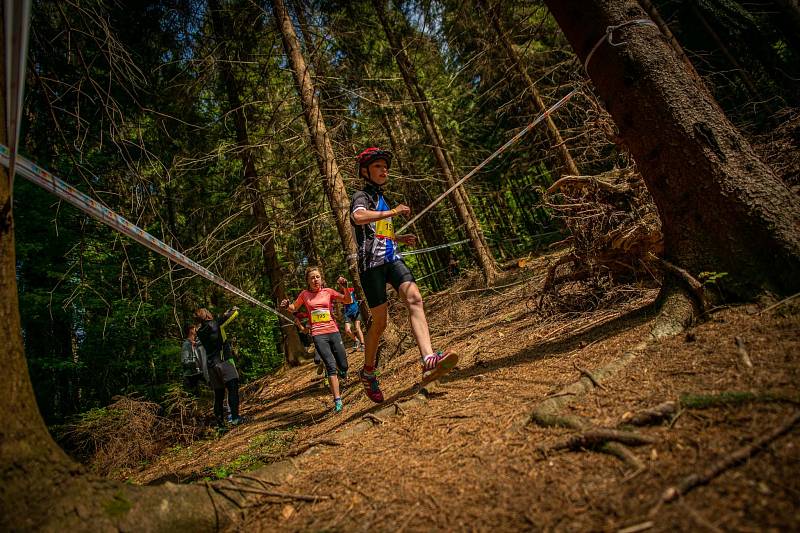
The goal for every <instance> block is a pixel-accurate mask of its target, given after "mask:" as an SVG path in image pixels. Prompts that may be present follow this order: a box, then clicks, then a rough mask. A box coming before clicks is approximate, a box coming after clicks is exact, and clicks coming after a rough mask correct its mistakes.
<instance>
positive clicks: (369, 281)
mask: <svg viewBox="0 0 800 533" xmlns="http://www.w3.org/2000/svg"><path fill="white" fill-rule="evenodd" d="M356 161H357V168H358V174H359V176H360V177H362V178H363V179H364V180H365V183H364V188H363V189H362V190H360V191H357V192H356V193H355V194H354V195H353V199H352V202H351V203H350V223H351V225H352V226H353V230H354V232H355V236H356V245H357V248H358V270H359V278H360V279H361V286H362V287H363V288H364V294H365V296H366V297H367V304H368V305H369V308H370V311H371V313H372V324H371V325H370V328H369V330H367V338H366V350H365V352H364V369H363V370H362V371H361V373H360V378H361V383H362V384H363V386H364V391H365V392H366V394H367V396H368V397H369V399H370V400H372V401H373V402H376V403H380V402H382V401H383V393H382V392H381V389H380V386H379V384H378V379H377V378H376V377H375V356H376V354H377V352H378V341H379V340H380V338H381V335H382V334H383V331H384V329H386V319H387V303H386V284H387V283H391V284H392V286H393V287H394V288H395V290H396V291H397V293H398V294H399V295H400V298H401V300H402V301H403V302H404V303H405V304H406V306H407V307H408V317H409V322H410V323H411V331H412V333H413V335H414V339H415V340H416V341H417V346H418V347H419V352H420V356H421V362H422V384H423V385H425V384H427V383H429V382H431V381H434V380H436V379H439V378H441V377H442V376H444V375H445V374H447V373H448V372H449V371H450V370H452V369H453V367H454V366H455V365H456V363H457V362H458V355H457V354H455V353H453V352H451V351H444V352H441V351H440V352H434V351H433V347H432V346H431V335H430V332H429V330H428V321H427V319H426V318H425V308H424V307H423V304H422V295H421V294H420V292H419V287H417V284H416V282H415V280H414V275H413V274H412V273H411V271H410V270H409V269H408V267H407V266H406V264H405V263H404V262H403V260H402V259H401V258H400V257H399V256H398V254H397V245H398V243H400V244H406V245H411V246H413V245H414V244H415V243H416V242H417V238H416V236H414V235H395V233H394V225H393V223H392V218H393V217H395V216H397V215H402V216H408V215H409V214H410V213H411V209H409V207H408V206H406V205H402V204H401V205H398V206H397V207H395V208H390V207H389V204H388V202H387V201H386V198H384V195H383V186H384V185H385V184H386V182H387V181H388V179H389V166H390V165H391V163H392V154H391V153H390V152H388V151H386V150H381V149H380V148H367V149H366V150H364V151H363V152H361V153H360V154H359V155H358V156H357V157H356Z"/></svg>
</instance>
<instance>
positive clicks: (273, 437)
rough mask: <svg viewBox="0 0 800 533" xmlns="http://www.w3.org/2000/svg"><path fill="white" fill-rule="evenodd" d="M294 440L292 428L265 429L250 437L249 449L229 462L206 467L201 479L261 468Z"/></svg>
mask: <svg viewBox="0 0 800 533" xmlns="http://www.w3.org/2000/svg"><path fill="white" fill-rule="evenodd" d="M292 442H294V429H285V430H280V429H275V430H270V431H265V432H264V433H261V434H260V435H256V436H255V437H253V438H252V439H250V445H249V448H250V451H249V452H248V453H245V454H242V455H240V456H239V457H237V458H236V459H234V460H233V461H231V462H230V463H227V464H224V465H220V466H217V467H213V468H208V469H206V470H205V471H204V473H205V474H207V475H206V476H205V477H204V478H203V479H205V480H206V481H211V480H214V479H223V478H226V477H228V476H230V475H233V474H238V473H240V472H248V471H250V470H255V469H257V468H261V467H262V466H264V465H265V464H267V463H269V462H271V460H273V459H274V458H275V457H276V456H278V455H280V454H281V453H282V452H284V451H286V450H287V449H289V447H290V446H291V445H292Z"/></svg>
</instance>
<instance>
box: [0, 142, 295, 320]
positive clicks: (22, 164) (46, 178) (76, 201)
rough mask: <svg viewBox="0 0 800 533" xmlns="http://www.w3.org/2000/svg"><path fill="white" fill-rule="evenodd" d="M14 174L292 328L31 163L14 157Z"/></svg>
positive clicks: (4, 152)
mask: <svg viewBox="0 0 800 533" xmlns="http://www.w3.org/2000/svg"><path fill="white" fill-rule="evenodd" d="M9 156H10V151H9V149H8V147H7V146H5V145H2V144H0V163H2V164H3V165H4V166H6V167H7V166H8V164H9ZM17 173H19V175H20V176H22V177H24V178H25V179H27V180H28V181H30V182H32V183H35V184H36V185H38V186H40V187H41V188H43V189H45V190H46V191H49V192H51V193H53V194H54V195H55V196H57V197H59V198H61V199H62V200H64V201H65V202H67V203H69V204H71V205H73V206H75V207H77V208H78V209H80V210H81V211H83V212H84V213H86V214H87V215H89V216H91V217H92V218H94V219H96V220H98V221H100V222H102V223H103V224H105V225H107V226H109V227H111V228H112V229H115V230H117V231H118V232H120V233H122V234H123V235H127V236H128V237H130V238H131V239H133V240H134V241H136V242H138V243H139V244H141V245H143V246H145V247H146V248H149V249H150V250H152V251H154V252H156V253H158V254H161V255H163V256H164V257H166V258H167V259H169V260H170V261H173V262H174V263H177V264H179V265H181V266H182V267H185V268H188V269H189V270H191V271H192V272H195V273H197V274H199V275H201V276H203V277H204V278H206V279H207V280H209V281H211V282H213V283H216V284H217V285H219V286H220V287H222V288H223V289H226V290H228V291H230V292H232V293H233V294H235V295H237V296H239V297H241V298H243V299H245V300H247V301H248V302H250V303H252V304H255V305H257V306H259V307H262V308H264V309H266V310H268V311H271V312H273V313H274V314H276V315H277V316H279V317H281V318H283V319H284V320H286V321H287V322H289V323H290V324H293V322H292V320H290V319H289V318H287V317H286V316H284V315H283V314H281V313H279V312H278V311H277V310H275V309H273V308H272V307H270V306H269V305H267V304H265V303H263V302H262V301H260V300H258V299H256V298H253V297H252V296H250V295H249V294H247V293H246V292H244V291H243V290H241V289H239V288H238V287H235V286H234V285H232V284H231V283H229V282H227V281H225V280H224V279H222V278H221V277H219V276H217V275H216V274H214V273H213V272H211V271H210V270H208V269H207V268H205V267H203V266H201V265H200V264H198V263H196V262H194V261H192V260H191V259H189V258H188V257H186V256H185V255H184V254H182V253H180V252H179V251H177V250H176V249H174V248H172V247H171V246H169V245H168V244H166V243H164V242H162V241H160V240H159V239H157V238H155V237H153V236H152V235H151V234H149V233H147V232H146V231H144V230H143V229H142V228H140V227H138V226H136V225H135V224H133V223H132V222H130V221H129V220H127V219H126V218H124V217H123V216H121V215H118V214H117V213H115V212H114V211H112V210H111V209H109V208H107V207H106V206H104V205H101V204H100V203H99V202H97V201H96V200H93V199H92V198H90V197H89V196H87V195H86V194H84V193H82V192H81V191H79V190H78V189H76V188H75V187H73V186H72V185H69V184H68V183H65V182H64V181H62V180H61V179H59V178H58V177H56V176H54V175H53V174H51V173H50V172H48V171H47V170H45V169H43V168H41V167H39V166H38V165H36V164H35V163H32V162H31V161H28V160H27V159H25V158H24V157H22V156H17Z"/></svg>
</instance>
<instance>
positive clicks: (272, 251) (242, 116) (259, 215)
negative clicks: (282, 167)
mask: <svg viewBox="0 0 800 533" xmlns="http://www.w3.org/2000/svg"><path fill="white" fill-rule="evenodd" d="M220 10H221V6H220V3H219V0H211V1H210V2H209V11H210V14H211V20H212V21H213V23H214V27H215V32H214V33H215V35H216V36H217V38H218V40H219V45H220V55H221V56H222V61H221V62H220V74H221V75H222V79H223V82H224V83H225V90H226V92H227V96H228V105H229V108H230V109H229V112H230V113H232V114H233V123H234V128H235V129H236V144H237V147H238V154H237V155H238V157H239V159H240V160H241V162H242V167H243V170H244V186H245V187H246V188H247V193H248V196H249V197H250V201H251V202H252V206H253V215H254V218H255V221H256V228H257V230H258V235H259V244H261V256H262V258H263V261H264V270H265V274H266V275H267V278H268V279H269V281H270V292H271V296H272V301H273V302H274V304H275V307H276V308H277V307H278V306H279V305H280V302H281V301H282V300H284V299H285V298H286V297H287V296H286V284H285V282H284V275H283V269H282V268H281V264H280V261H279V260H278V251H277V249H276V246H275V231H274V230H273V229H272V228H271V224H270V221H269V217H268V216H267V211H266V209H265V207H264V198H263V195H262V193H261V187H260V186H261V183H260V180H259V178H258V171H257V170H256V161H255V154H254V153H253V148H252V145H251V144H250V136H249V133H248V130H247V123H248V120H247V115H246V112H245V108H244V106H243V103H242V98H241V88H240V87H239V83H238V81H237V80H236V76H235V73H234V72H233V68H232V66H231V65H232V62H231V61H232V60H233V59H234V58H232V57H230V53H229V51H228V46H227V42H226V39H227V38H228V36H230V35H235V34H236V32H235V29H234V28H231V27H230V26H231V25H230V24H227V23H226V22H227V20H225V18H226V17H225V15H224V14H223V13H221V11H220ZM287 324H288V323H286V322H281V321H280V320H279V321H278V329H279V330H280V335H281V339H282V345H283V353H284V354H286V362H287V363H288V364H289V365H291V366H297V365H299V364H300V359H301V358H302V357H303V356H304V355H305V353H306V352H305V350H304V349H303V344H302V343H301V342H300V336H299V335H298V332H297V328H295V327H284V326H285V325H287Z"/></svg>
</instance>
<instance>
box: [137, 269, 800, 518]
mask: <svg viewBox="0 0 800 533" xmlns="http://www.w3.org/2000/svg"><path fill="white" fill-rule="evenodd" d="M552 260H553V256H552V255H551V256H549V257H548V256H543V257H540V258H537V259H533V260H530V261H528V262H527V264H525V265H524V266H522V268H515V269H514V271H513V272H510V273H508V274H507V275H506V278H505V279H504V280H503V282H501V285H506V286H505V287H500V288H498V289H493V290H473V289H471V288H470V286H469V282H468V281H467V280H462V281H461V282H459V283H458V284H456V286H455V287H453V288H452V289H451V290H449V291H448V292H446V293H440V294H435V295H432V296H430V297H428V298H427V299H426V308H427V312H428V316H429V320H430V323H431V331H432V334H433V336H434V346H435V347H449V348H451V349H454V350H456V351H457V352H458V353H459V354H460V355H461V360H460V362H459V364H458V367H457V368H456V369H455V370H454V371H453V372H452V373H451V374H449V375H448V376H446V377H445V378H444V379H443V380H442V382H441V383H438V384H435V385H434V386H431V387H429V388H428V390H427V394H425V395H420V394H418V388H419V387H418V385H419V381H420V377H421V375H420V374H421V370H420V366H419V363H418V358H419V355H418V353H417V350H416V348H415V347H414V346H413V343H412V342H411V339H410V336H408V335H405V336H404V332H405V330H404V329H403V327H405V326H404V314H403V309H402V308H400V307H399V306H397V307H395V308H394V309H393V311H392V313H393V320H394V322H395V324H397V330H396V331H397V333H396V336H397V339H395V342H394V347H395V348H396V350H394V351H396V353H395V354H394V355H392V354H391V353H390V352H391V351H393V350H392V349H389V348H392V347H390V346H387V347H386V348H384V350H383V353H384V355H383V359H384V360H383V361H382V362H381V385H382V388H383V390H384V394H385V396H386V402H385V404H383V405H381V406H378V405H375V404H373V403H371V402H370V401H369V400H368V399H367V398H366V397H365V395H364V393H363V392H362V390H361V388H360V385H359V383H358V382H357V380H355V379H353V377H351V379H350V382H349V384H348V387H347V389H346V391H345V393H344V402H345V410H344V412H343V413H342V414H340V415H334V414H332V413H331V400H330V397H329V393H328V392H327V390H326V389H325V388H324V385H323V384H322V382H321V379H320V377H319V376H317V375H316V373H315V367H314V365H312V364H308V365H304V366H301V367H298V368H291V369H288V370H286V371H284V372H282V373H281V374H279V375H276V376H270V377H267V378H264V379H262V380H259V381H257V382H255V383H252V384H249V385H247V386H246V387H244V388H243V402H242V404H243V414H244V415H245V416H246V417H247V418H248V419H249V422H248V423H247V424H245V425H243V426H240V427H237V428H235V429H233V430H231V431H230V432H228V433H226V434H224V435H222V436H219V437H216V438H210V439H205V440H200V441H196V442H195V443H194V444H192V445H191V446H188V447H175V448H173V449H171V450H170V451H169V452H167V453H165V454H163V455H162V456H161V457H159V458H158V459H157V460H155V461H152V462H151V463H150V464H148V465H146V466H144V467H142V468H140V469H139V470H138V471H135V472H126V473H124V477H127V478H128V479H129V481H130V482H134V483H142V484H148V483H160V482H164V481H167V480H169V481H194V482H197V481H199V480H202V479H204V478H211V479H214V478H217V477H224V476H225V475H227V474H233V473H237V472H242V471H246V470H249V469H257V468H261V467H263V466H264V465H268V464H269V463H270V462H274V461H280V460H287V458H288V460H289V461H291V463H292V465H293V468H292V469H291V471H290V473H289V474H287V475H284V476H283V477H282V479H281V480H280V484H279V485H278V486H277V487H275V488H274V490H276V491H280V492H282V493H291V494H297V495H318V496H320V499H318V500H316V501H302V500H300V499H296V500H293V499H291V498H288V499H287V498H284V499H279V500H276V499H275V498H266V497H265V498H264V500H263V502H259V503H257V504H256V505H254V506H253V507H251V508H249V509H248V512H247V513H246V514H245V515H244V518H243V522H241V523H239V525H238V527H240V528H241V529H246V530H255V531H261V530H264V531H266V530H270V531H272V530H278V531H322V530H325V531H431V530H440V531H441V530H447V531H450V530H469V531H491V530H501V531H508V530H556V531H587V530H604V531H616V530H627V531H629V532H632V531H645V530H647V531H666V530H675V529H678V530H684V531H686V530H692V531H695V530H699V531H702V530H711V531H718V530H725V531H769V530H775V531H785V530H795V531H796V530H800V507H798V506H797V502H798V501H800V441H798V439H797V432H794V433H792V432H790V433H788V434H787V435H784V436H782V437H780V438H777V439H775V440H774V441H772V442H771V443H769V444H768V445H765V446H764V447H763V448H761V449H759V453H757V454H755V455H753V456H752V457H751V458H749V459H747V460H744V461H741V462H739V463H738V464H736V465H735V466H732V467H731V468H729V469H727V470H726V471H724V472H723V473H722V474H721V475H720V476H719V477H716V478H715V479H712V480H711V481H710V483H708V484H707V485H705V486H700V487H698V488H696V489H694V490H692V491H691V492H689V493H688V494H686V495H685V496H683V497H681V498H678V499H677V501H674V502H672V503H665V504H661V505H657V503H658V502H659V499H660V498H661V495H662V493H663V492H664V490H665V489H666V488H668V487H670V486H674V485H676V484H678V483H679V482H680V481H681V480H682V479H683V478H684V477H686V476H687V475H690V474H700V473H702V472H703V471H705V470H706V469H707V468H708V467H710V466H712V465H713V464H714V463H715V462H716V461H718V460H719V459H721V458H724V457H726V456H729V455H730V454H731V453H732V452H734V451H735V450H737V449H739V448H741V447H743V446H745V445H747V444H749V443H751V442H753V441H754V440H755V439H756V438H758V437H761V436H763V435H765V434H766V433H768V432H770V431H771V430H773V429H775V428H777V427H779V426H781V425H782V424H783V423H784V422H785V421H786V420H788V419H789V418H790V417H792V416H793V415H794V414H796V413H797V412H798V410H800V407H799V406H798V398H799V397H800V392H799V391H798V387H797V382H798V378H800V365H798V362H797V361H798V359H799V358H800V335H799V334H798V333H799V332H800V320H799V318H800V303H797V300H795V301H794V303H792V302H789V303H786V304H784V305H781V306H779V307H777V308H775V309H774V310H768V311H766V312H764V308H765V307H766V306H761V307H759V306H757V305H747V306H738V307H723V308H719V309H716V310H713V311H712V312H710V313H709V314H708V316H707V317H706V319H705V320H704V321H703V322H701V323H699V324H698V325H697V326H695V327H693V328H691V329H690V330H688V331H687V332H686V333H684V334H681V335H678V336H675V337H672V338H668V339H665V340H662V341H660V342H657V343H651V344H649V345H648V346H647V347H646V348H645V349H644V350H642V351H641V352H640V353H638V355H636V356H635V357H633V358H630V360H629V362H628V364H626V365H625V366H624V367H622V368H621V369H620V370H619V371H618V372H616V373H614V374H611V375H609V376H607V377H605V378H604V379H603V380H602V382H601V385H602V387H594V388H592V389H591V390H590V391H589V392H588V393H586V394H582V395H576V396H575V397H574V398H573V399H572V401H571V403H569V405H568V406H567V407H565V408H564V413H565V414H572V415H580V416H582V417H585V418H587V419H591V420H592V421H593V422H594V423H595V424H596V425H598V426H602V427H617V426H618V424H619V423H620V420H621V419H622V417H623V415H624V414H625V413H629V412H632V411H637V410H640V409H645V408H649V407H653V406H655V405H657V404H660V403H662V402H665V401H667V400H678V399H679V398H681V397H683V398H684V403H685V404H686V405H687V407H685V408H683V409H682V410H681V411H680V412H679V414H678V415H677V416H676V417H672V418H671V419H668V420H667V421H665V422H664V423H663V424H660V425H656V426H650V427H644V428H637V429H636V430H635V431H637V432H638V433H639V434H641V435H645V436H647V437H651V438H652V439H653V442H654V443H653V444H648V445H645V446H641V447H636V448H630V449H631V450H632V451H633V453H634V454H635V455H636V456H637V457H638V459H639V460H640V461H641V462H642V463H643V464H644V465H645V468H644V469H643V470H642V471H640V472H638V473H637V472H632V471H631V469H630V468H629V467H628V466H626V464H624V463H622V462H621V461H620V460H619V459H617V458H616V457H614V456H611V455H607V454H604V453H599V452H596V451H587V450H584V449H581V450H579V451H560V452H551V453H548V454H547V455H545V454H544V453H542V452H541V451H540V447H541V446H543V445H544V446H546V445H548V444H552V443H555V442H556V441H559V440H561V439H563V438H564V437H566V436H569V435H572V434H575V431H574V430H569V429H558V428H543V427H539V426H537V425H535V424H534V423H529V422H528V419H529V416H530V414H531V412H532V411H533V409H534V408H535V407H536V405H537V404H538V403H539V402H541V401H542V400H543V399H545V398H546V397H552V396H553V395H558V391H560V390H561V389H562V388H563V387H565V386H567V385H569V384H571V383H573V382H576V381H578V380H581V379H582V380H583V381H584V382H585V383H586V384H587V386H588V384H589V382H588V378H587V377H585V376H584V377H582V374H581V372H580V371H579V370H578V367H580V368H581V369H586V370H588V371H589V372H591V373H594V372H596V371H597V370H598V369H600V368H602V367H604V366H606V365H608V364H609V363H611V362H613V361H615V360H618V359H619V358H620V357H621V356H622V355H623V354H624V353H625V352H626V351H628V350H629V349H630V348H632V347H633V346H635V345H637V344H638V343H640V342H641V341H642V340H643V339H644V338H645V337H646V335H647V333H648V331H649V327H650V325H651V322H652V319H653V317H654V313H655V311H654V307H653V300H654V298H655V297H656V294H657V290H656V289H652V288H649V289H648V288H636V287H629V288H628V289H625V290H626V291H627V292H628V294H623V293H618V294H622V295H623V296H624V297H618V298H616V299H612V300H610V301H607V302H605V303H603V304H602V305H600V306H599V307H595V309H594V310H591V311H572V312H561V313H557V314H551V315H550V316H549V317H543V316H542V314H541V313H540V312H538V311H537V308H536V303H537V299H532V296H534V295H535V294H536V293H537V291H538V289H539V288H540V287H541V285H542V282H543V279H544V275H545V271H546V265H547V264H548V262H551V261H552ZM573 296H574V295H573ZM737 336H738V337H739V338H741V339H742V340H743V341H744V345H745V347H746V350H747V352H748V355H749V357H750V359H751V360H752V367H749V366H747V365H745V364H744V362H743V359H742V356H741V352H739V351H738V350H737V345H736V343H735V341H734V339H735V337H737ZM346 344H347V345H348V346H349V344H350V343H349V341H346ZM348 355H349V361H350V366H351V375H352V376H355V375H356V373H357V370H358V369H360V368H361V366H362V364H363V355H362V353H361V352H353V351H350V352H349V354H348ZM590 388H591V387H590ZM706 395H707V396H706ZM719 398H723V399H724V401H723V402H721V403H719V402H715V399H719ZM412 399H413V400H414V401H408V400H412ZM690 400H693V403H691V402H690ZM690 403H691V406H689V404H690ZM393 404H396V405H399V407H396V408H391V406H392V405H393ZM387 406H389V409H387ZM795 429H797V428H796V427H795ZM314 442H317V443H318V444H317V445H316V446H313V447H312V448H310V449H307V450H305V448H306V447H307V446H308V445H309V444H311V443H314ZM300 451H302V452H303V453H299V452H300ZM323 498H324V499H323Z"/></svg>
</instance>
